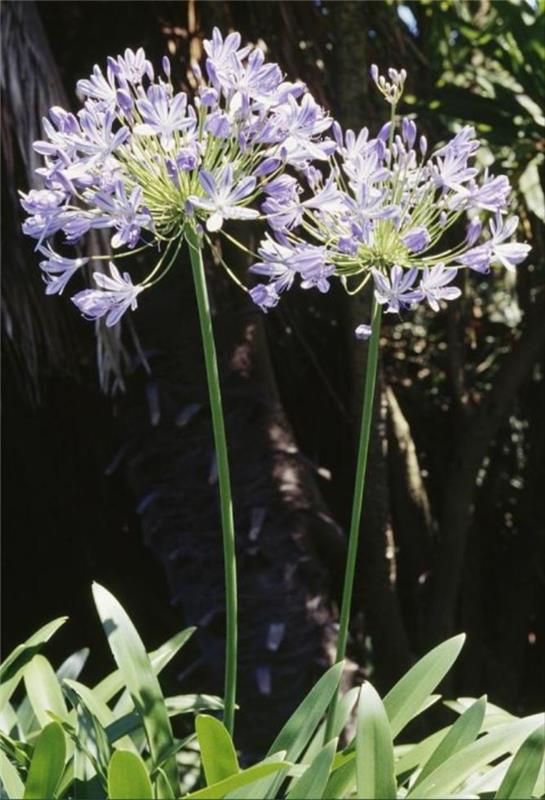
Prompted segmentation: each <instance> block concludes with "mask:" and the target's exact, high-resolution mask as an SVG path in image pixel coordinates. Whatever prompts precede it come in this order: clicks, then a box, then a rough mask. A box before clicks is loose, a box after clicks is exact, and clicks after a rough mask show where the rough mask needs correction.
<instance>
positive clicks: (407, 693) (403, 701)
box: [384, 634, 465, 739]
mask: <svg viewBox="0 0 545 800" xmlns="http://www.w3.org/2000/svg"><path fill="white" fill-rule="evenodd" d="M464 641H465V634H460V635H458V636H454V637H453V638H452V639H447V641H446V642H443V643H442V644H440V645H438V646H437V647H434V648H433V650H430V652H429V653H427V654H426V655H425V656H424V657H423V658H421V659H420V661H418V662H417V663H416V664H415V665H414V667H412V668H411V669H410V670H409V671H408V672H407V674H406V675H404V676H403V677H402V678H401V679H400V680H399V681H398V682H397V683H396V685H395V686H394V687H393V688H392V689H390V691H389V692H388V694H387V695H386V697H385V698H384V708H385V709H386V713H387V714H388V719H389V720H390V728H391V731H392V738H393V739H395V737H396V736H397V735H398V734H399V733H400V732H401V731H402V730H403V728H404V727H405V725H407V723H409V722H410V721H411V719H413V717H415V716H416V715H417V714H418V713H419V712H420V711H422V710H423V708H425V707H426V703H427V700H428V698H429V697H430V695H431V694H432V692H433V690H434V689H435V688H436V686H438V685H439V684H440V683H441V681H442V680H443V678H444V677H445V675H446V674H447V672H448V671H449V670H450V668H451V667H452V665H453V664H454V662H455V661H456V659H457V658H458V655H459V653H460V650H461V649H462V646H463V644H464Z"/></svg>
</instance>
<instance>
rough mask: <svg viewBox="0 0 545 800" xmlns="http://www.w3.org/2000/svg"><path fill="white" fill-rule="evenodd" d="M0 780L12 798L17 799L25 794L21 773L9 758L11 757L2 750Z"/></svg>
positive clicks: (0, 754) (0, 753)
mask: <svg viewBox="0 0 545 800" xmlns="http://www.w3.org/2000/svg"><path fill="white" fill-rule="evenodd" d="M0 781H1V783H2V787H3V790H4V792H5V793H6V794H7V796H8V797H9V798H10V800H17V798H19V797H22V796H23V792H24V786H23V781H22V780H21V778H20V777H19V773H18V772H17V770H16V769H15V767H14V766H13V764H12V763H11V761H10V760H9V758H8V757H7V756H6V755H5V754H4V753H3V752H2V750H0Z"/></svg>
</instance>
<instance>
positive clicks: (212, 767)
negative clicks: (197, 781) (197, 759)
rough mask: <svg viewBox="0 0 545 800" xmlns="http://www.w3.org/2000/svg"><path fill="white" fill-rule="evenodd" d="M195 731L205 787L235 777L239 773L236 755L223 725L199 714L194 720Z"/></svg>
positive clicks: (213, 718) (216, 720) (208, 716)
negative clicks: (231, 776)
mask: <svg viewBox="0 0 545 800" xmlns="http://www.w3.org/2000/svg"><path fill="white" fill-rule="evenodd" d="M195 730H196V731H197V738H198V740H199V746H200V748H201V761H202V767H203V770H204V777H205V778H206V783H207V785H208V786H210V785H211V784H213V783H219V782H220V781H222V780H223V779H224V778H228V777H229V776H230V775H236V773H237V772H239V771H240V770H239V766H238V759H237V754H236V752H235V747H234V745H233V740H232V739H231V737H230V736H229V731H228V730H227V728H226V727H225V725H224V724H223V723H222V722H220V721H219V720H218V719H216V718H215V717H211V716H210V715H209V714H199V716H198V717H197V719H196V720H195Z"/></svg>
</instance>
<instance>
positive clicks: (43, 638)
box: [0, 617, 68, 709]
mask: <svg viewBox="0 0 545 800" xmlns="http://www.w3.org/2000/svg"><path fill="white" fill-rule="evenodd" d="M67 619H68V617H59V618H58V619H54V620H53V621H52V622H48V623H47V625H44V626H43V627H42V628H39V630H37V631H36V633H33V634H32V636H30V637H29V638H28V639H27V640H26V642H24V643H23V644H20V645H18V646H17V647H16V648H15V650H13V651H12V652H11V653H10V654H9V656H8V657H7V658H6V659H5V660H4V662H3V663H2V666H0V709H2V708H3V707H4V703H7V701H8V700H9V699H10V697H11V695H12V694H13V692H14V691H15V689H16V688H17V685H18V683H19V681H20V680H21V677H22V675H23V670H24V668H25V666H26V665H27V664H28V662H29V661H30V660H31V659H32V658H34V656H35V655H36V654H37V653H38V651H39V650H40V648H41V647H43V645H44V644H45V643H46V642H47V641H48V640H49V639H50V638H51V637H52V636H53V634H54V633H55V632H56V631H57V630H58V629H59V628H60V627H61V625H64V623H65V622H66V620H67Z"/></svg>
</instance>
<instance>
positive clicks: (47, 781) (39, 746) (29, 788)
mask: <svg viewBox="0 0 545 800" xmlns="http://www.w3.org/2000/svg"><path fill="white" fill-rule="evenodd" d="M65 758H66V741H65V738H64V733H63V730H62V728H61V726H60V725H59V723H58V722H50V723H49V725H46V726H45V728H43V730H42V732H41V733H40V735H39V736H38V738H37V739H36V744H35V746H34V753H33V755H32V761H31V762H30V767H29V769H28V775H27V779H26V784H25V791H24V794H23V798H24V800H43V798H53V797H55V792H56V789H57V786H58V785H59V781H60V779H61V777H62V773H63V772H64V761H65Z"/></svg>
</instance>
